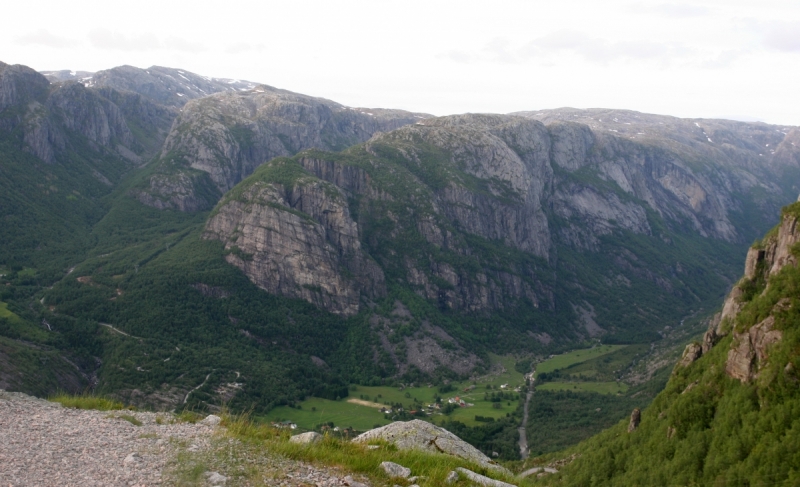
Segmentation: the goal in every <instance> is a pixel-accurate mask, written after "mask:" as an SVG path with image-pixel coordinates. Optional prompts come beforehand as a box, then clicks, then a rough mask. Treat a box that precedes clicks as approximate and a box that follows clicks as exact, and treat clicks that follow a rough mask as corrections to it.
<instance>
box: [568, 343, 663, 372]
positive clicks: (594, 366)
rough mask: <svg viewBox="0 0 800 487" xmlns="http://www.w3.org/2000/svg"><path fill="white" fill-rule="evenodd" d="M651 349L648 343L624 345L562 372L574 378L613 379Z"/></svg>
mask: <svg viewBox="0 0 800 487" xmlns="http://www.w3.org/2000/svg"><path fill="white" fill-rule="evenodd" d="M649 350H650V346H649V345H648V344H644V343H640V344H636V345H628V346H622V347H620V348H619V349H618V350H616V351H614V352H611V353H607V354H605V355H601V356H599V357H595V358H593V359H589V360H587V361H585V362H581V363H578V364H573V365H571V366H569V367H567V368H566V369H564V370H562V371H561V373H562V375H563V374H567V375H568V376H570V377H572V378H573V379H580V378H582V377H591V378H593V380H598V381H613V380H615V379H616V377H617V375H618V374H619V373H620V372H621V371H623V370H624V369H625V368H627V367H628V366H630V364H631V363H632V362H633V361H634V360H635V359H636V358H637V356H642V355H644V354H646V353H647V352H648V351H649Z"/></svg>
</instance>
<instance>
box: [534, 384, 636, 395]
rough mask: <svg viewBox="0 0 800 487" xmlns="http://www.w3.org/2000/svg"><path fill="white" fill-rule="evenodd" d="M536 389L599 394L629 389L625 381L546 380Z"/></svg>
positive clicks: (621, 391) (623, 391) (622, 391)
mask: <svg viewBox="0 0 800 487" xmlns="http://www.w3.org/2000/svg"><path fill="white" fill-rule="evenodd" d="M536 389H539V390H543V391H563V390H570V391H587V392H597V393H598V394H617V393H622V394H624V393H625V392H627V390H628V384H625V383H624V382H546V383H544V384H541V385H537V386H536Z"/></svg>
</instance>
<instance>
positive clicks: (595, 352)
mask: <svg viewBox="0 0 800 487" xmlns="http://www.w3.org/2000/svg"><path fill="white" fill-rule="evenodd" d="M624 347H625V345H600V346H597V347H594V348H585V349H581V350H575V351H573V352H568V353H563V354H561V355H556V356H555V357H553V358H551V359H548V360H545V361H544V362H542V363H540V364H538V365H536V372H537V373H544V372H552V371H554V370H557V369H559V370H560V369H565V368H567V367H569V366H571V365H574V364H579V363H582V362H586V361H587V360H591V359H593V358H597V357H601V356H603V355H606V354H609V353H612V352H615V351H617V350H620V349H622V348H624Z"/></svg>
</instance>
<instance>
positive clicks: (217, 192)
mask: <svg viewBox="0 0 800 487" xmlns="http://www.w3.org/2000/svg"><path fill="white" fill-rule="evenodd" d="M424 117H425V116H423V115H418V114H412V113H409V112H404V111H401V110H383V109H356V108H350V107H345V106H342V105H339V104H338V103H334V102H331V101H328V100H324V99H320V98H313V97H310V96H306V95H300V94H296V93H292V92H289V91H285V90H279V89H276V88H272V87H269V86H266V85H258V86H256V87H254V88H252V89H249V90H244V91H230V92H224V93H218V94H215V95H211V96H208V97H204V98H201V99H197V100H192V101H191V102H189V103H187V104H186V106H185V107H184V108H183V110H182V111H181V113H180V115H179V116H178V118H177V119H176V120H175V123H174V125H173V127H172V130H171V131H170V134H169V136H168V137H167V140H166V142H165V144H164V147H163V149H162V151H161V156H160V159H159V161H157V162H156V163H155V164H154V168H153V170H154V172H155V174H154V175H153V176H152V177H151V178H150V179H149V181H148V183H147V184H146V185H144V186H142V187H140V188H139V189H137V190H136V192H135V194H136V195H137V198H138V199H139V200H140V201H142V202H143V203H145V204H148V205H151V206H156V207H158V208H162V207H174V208H179V209H181V210H183V211H198V210H203V209H208V208H211V207H213V206H214V204H216V202H217V201H218V199H219V198H220V196H221V195H222V194H223V193H224V192H225V191H227V190H229V189H231V188H232V187H233V186H234V185H235V184H236V183H238V182H239V181H241V180H242V179H244V178H245V177H247V176H249V175H250V174H252V172H253V171H254V170H255V168H256V167H258V166H259V165H261V164H263V163H264V162H266V161H268V160H270V159H272V158H274V157H278V156H290V155H293V154H295V153H297V152H298V151H300V150H302V149H307V148H311V147H316V148H320V149H335V150H338V149H344V148H346V147H348V146H350V145H353V144H356V143H359V142H363V141H365V140H367V139H369V138H370V137H371V136H372V135H373V134H375V133H376V132H379V131H387V130H392V129H395V128H397V127H399V126H401V125H405V124H409V123H413V122H414V121H416V120H419V119H420V118H424ZM165 180H166V181H170V182H172V183H174V181H176V180H181V181H185V182H186V184H181V186H180V190H176V189H175V187H174V184H163V183H162V182H161V181H165ZM208 188H216V189H213V190H212V191H211V192H208V191H207V189H208Z"/></svg>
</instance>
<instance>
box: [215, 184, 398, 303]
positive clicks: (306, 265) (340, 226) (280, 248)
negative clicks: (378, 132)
mask: <svg viewBox="0 0 800 487" xmlns="http://www.w3.org/2000/svg"><path fill="white" fill-rule="evenodd" d="M205 238H211V239H217V240H221V241H222V242H224V243H225V248H226V250H227V251H228V252H229V253H228V254H227V256H226V260H227V261H228V262H229V263H231V264H233V265H235V266H236V267H239V268H240V269H242V271H244V273H245V274H246V275H247V276H248V277H249V278H250V280H251V281H252V282H253V283H255V284H256V285H258V286H259V287H261V288H263V289H265V290H267V291H268V292H271V293H274V294H281V295H284V296H290V297H297V298H302V299H305V300H306V301H309V302H311V303H314V304H315V305H317V306H319V307H321V308H323V309H326V310H328V311H331V312H333V313H337V314H342V315H352V314H355V313H357V312H358V310H359V306H360V299H361V296H362V295H363V296H365V297H379V296H381V295H383V294H384V293H385V284H384V276H383V271H382V270H381V268H380V267H379V266H378V265H377V264H376V263H375V262H374V261H373V260H372V259H371V258H370V257H369V256H368V255H366V253H365V252H364V251H363V250H362V249H361V243H360V240H359V235H358V225H357V223H356V222H355V221H353V219H352V218H351V217H350V212H349V209H348V206H347V202H346V199H345V198H344V195H343V194H341V190H339V189H338V188H337V187H336V186H334V185H332V184H330V183H327V182H324V181H320V180H318V179H316V178H314V177H313V176H308V177H307V178H305V179H304V180H303V181H301V182H298V183H297V184H296V185H294V187H284V186H282V185H279V184H271V183H263V182H256V183H254V184H252V185H251V186H249V187H248V188H246V189H244V190H243V191H242V193H241V195H240V197H239V198H238V199H230V200H228V201H226V202H223V203H222V204H221V206H220V207H219V208H218V209H217V211H216V213H215V215H214V216H212V217H211V218H210V219H209V221H208V223H207V224H206V233H205ZM343 269H344V270H346V271H347V272H343V271H342V270H343Z"/></svg>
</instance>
